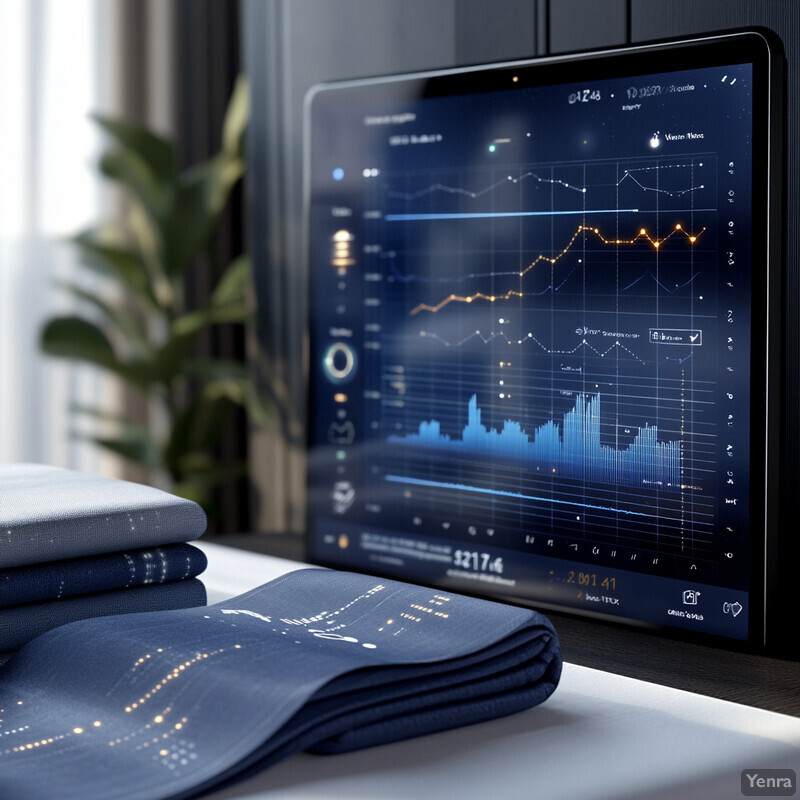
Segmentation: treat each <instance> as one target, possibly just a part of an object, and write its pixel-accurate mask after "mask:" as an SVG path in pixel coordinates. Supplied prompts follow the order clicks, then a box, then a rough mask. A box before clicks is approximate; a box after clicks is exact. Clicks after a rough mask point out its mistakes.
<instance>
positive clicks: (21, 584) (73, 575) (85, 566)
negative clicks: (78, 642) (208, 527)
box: [0, 544, 208, 608]
mask: <svg viewBox="0 0 800 800" xmlns="http://www.w3.org/2000/svg"><path fill="white" fill-rule="evenodd" d="M207 565H208V559H207V558H206V555H205V553H203V552H202V550H198V549H197V548H196V547H192V545H190V544H171V545H166V546H165V547H151V548H147V549H146V550H129V551H126V552H124V553H111V554H109V555H102V556H87V557H86V558H75V559H70V560H67V561H51V562H50V563H47V564H34V565H31V566H26V567H15V568H13V569H6V570H0V608H3V607H5V606H12V605H19V604H21V603H36V602H41V601H45V600H55V599H58V598H61V597H72V596H75V595H81V594H91V593H94V592H106V591H109V590H111V589H124V588H128V587H130V586H141V585H147V584H153V583H168V582H169V581H178V580H184V579H186V578H194V577H196V576H197V575H199V574H200V573H201V572H203V570H204V569H205V568H206V566H207Z"/></svg>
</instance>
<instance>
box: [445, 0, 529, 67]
mask: <svg viewBox="0 0 800 800" xmlns="http://www.w3.org/2000/svg"><path fill="white" fill-rule="evenodd" d="M538 5H539V3H537V1H536V0H493V2H491V3H487V2H486V0H459V3H458V5H457V7H456V13H457V15H458V16H457V19H456V30H457V33H458V41H457V44H458V62H459V63H460V64H485V63H488V62H490V61H510V60H512V59H516V58H530V57H531V56H534V55H537V54H538V53H540V52H542V51H541V50H537V35H536V34H537V22H538V20H537V12H538V8H537V6H538Z"/></svg>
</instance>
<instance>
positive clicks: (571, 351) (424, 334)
mask: <svg viewBox="0 0 800 800" xmlns="http://www.w3.org/2000/svg"><path fill="white" fill-rule="evenodd" d="M419 335H420V337H421V338H423V339H424V338H429V339H435V340H436V341H438V342H440V343H441V344H442V345H444V346H445V347H463V346H464V345H465V344H467V342H469V341H471V340H472V339H476V338H477V339H479V340H480V341H481V342H482V343H483V344H489V343H490V342H492V341H494V340H495V339H503V340H504V341H505V342H506V344H509V345H514V344H516V345H523V344H526V343H528V342H530V343H533V344H535V345H536V346H537V347H539V349H540V350H541V351H542V352H543V353H546V354H547V355H570V356H572V355H575V354H577V353H579V352H580V351H581V350H584V349H585V350H587V351H591V352H592V353H594V354H595V355H596V356H597V357H598V358H605V357H606V356H607V355H609V353H613V352H614V351H622V352H624V353H626V354H627V355H628V356H630V357H631V358H632V359H634V360H636V361H639V362H641V363H642V364H647V363H648V362H647V361H645V360H644V359H643V358H640V357H639V356H638V355H636V353H634V352H633V350H631V349H630V348H628V347H626V346H625V345H624V344H622V342H620V341H619V340H616V341H614V342H613V343H612V344H611V345H609V346H608V347H607V348H606V349H605V350H598V349H597V348H596V347H595V346H594V345H592V344H590V343H589V342H588V341H587V340H586V339H581V341H580V342H579V343H578V344H576V345H575V347H572V348H568V349H557V348H550V347H547V346H546V345H544V344H542V342H540V341H539V339H537V338H536V337H535V336H534V335H533V333H530V332H529V333H528V334H526V335H525V336H523V337H522V338H521V339H512V338H509V337H508V336H506V334H505V333H503V332H502V331H498V332H496V333H491V334H489V335H488V336H484V335H483V334H482V333H481V332H480V331H475V332H474V333H471V334H469V335H467V336H465V337H464V338H462V339H460V340H459V341H456V342H451V341H448V340H447V339H444V338H442V337H441V336H439V334H438V333H435V332H431V331H420V332H419Z"/></svg>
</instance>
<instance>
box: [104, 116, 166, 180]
mask: <svg viewBox="0 0 800 800" xmlns="http://www.w3.org/2000/svg"><path fill="white" fill-rule="evenodd" d="M92 118H93V119H94V120H95V122H97V124H98V125H100V127H101V128H103V130H104V131H106V133H108V134H110V135H111V136H113V137H114V138H115V139H116V140H117V142H119V144H120V145H122V147H124V148H125V149H126V150H130V151H131V152H132V153H135V154H136V155H137V156H138V157H139V159H141V161H143V162H144V163H145V164H146V165H147V167H148V169H149V170H150V172H151V173H152V174H153V176H154V177H155V178H157V179H161V180H171V179H172V178H174V176H175V175H176V174H177V172H178V157H177V155H176V153H175V148H174V147H173V146H172V143H171V142H169V141H167V140H166V139H163V138H162V137H160V136H158V135H157V134H155V133H153V132H152V131H149V130H147V129H145V128H140V127H138V126H136V125H130V124H128V123H126V122H121V121H120V120H114V119H111V118H110V117H105V116H102V115H100V114H92Z"/></svg>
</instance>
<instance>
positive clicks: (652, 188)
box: [617, 163, 706, 197]
mask: <svg viewBox="0 0 800 800" xmlns="http://www.w3.org/2000/svg"><path fill="white" fill-rule="evenodd" d="M691 166H692V165H691V164H671V165H669V166H667V167H639V168H638V169H626V170H625V173H624V174H623V176H622V177H621V178H620V179H619V180H618V181H617V186H621V185H622V183H623V182H624V181H625V180H627V179H628V178H630V180H631V182H632V183H635V184H636V185H637V186H638V187H639V188H640V189H641V190H642V191H643V192H656V193H658V194H665V195H667V196H668V197H682V196H683V195H685V194H690V193H691V192H695V191H697V190H698V189H705V188H706V187H705V184H703V183H701V184H699V185H698V186H690V187H689V188H687V189H677V190H674V191H670V190H669V189H660V188H658V187H657V186H646V185H645V184H643V183H642V182H641V181H640V180H638V179H637V178H635V177H634V175H633V173H634V172H652V171H653V170H661V169H669V168H670V167H673V168H677V167H691ZM698 166H701V167H702V166H703V165H702V163H701V164H699V165H698Z"/></svg>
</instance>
